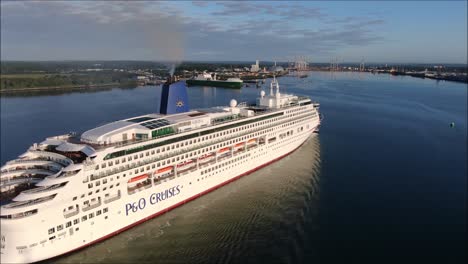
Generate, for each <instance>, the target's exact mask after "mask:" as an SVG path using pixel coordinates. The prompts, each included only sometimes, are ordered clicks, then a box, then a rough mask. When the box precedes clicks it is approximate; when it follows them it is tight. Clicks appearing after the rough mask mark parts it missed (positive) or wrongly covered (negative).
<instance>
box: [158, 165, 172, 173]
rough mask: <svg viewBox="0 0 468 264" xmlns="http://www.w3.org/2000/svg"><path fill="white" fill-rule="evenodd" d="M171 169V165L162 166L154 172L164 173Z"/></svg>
mask: <svg viewBox="0 0 468 264" xmlns="http://www.w3.org/2000/svg"><path fill="white" fill-rule="evenodd" d="M172 169H173V167H172V166H168V167H164V168H161V169H159V170H157V171H156V172H155V174H164V173H168V172H171V171H172Z"/></svg>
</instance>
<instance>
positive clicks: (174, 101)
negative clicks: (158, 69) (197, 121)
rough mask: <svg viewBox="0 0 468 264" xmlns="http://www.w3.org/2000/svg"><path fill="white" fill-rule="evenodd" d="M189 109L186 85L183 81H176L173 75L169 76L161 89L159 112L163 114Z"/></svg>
mask: <svg viewBox="0 0 468 264" xmlns="http://www.w3.org/2000/svg"><path fill="white" fill-rule="evenodd" d="M188 111H190V107H189V104H188V95H187V87H186V86H185V82H184V81H177V78H176V77H175V76H169V77H168V78H167V81H166V82H165V83H164V84H163V87H162V91H161V106H160V109H159V112H160V113H161V114H163V115H170V114H177V113H183V112H188Z"/></svg>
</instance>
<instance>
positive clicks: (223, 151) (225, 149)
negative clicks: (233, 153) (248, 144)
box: [218, 147, 230, 153]
mask: <svg viewBox="0 0 468 264" xmlns="http://www.w3.org/2000/svg"><path fill="white" fill-rule="evenodd" d="M229 150H230V147H227V148H222V149H220V150H219V151H218V152H219V153H225V152H227V151H229Z"/></svg>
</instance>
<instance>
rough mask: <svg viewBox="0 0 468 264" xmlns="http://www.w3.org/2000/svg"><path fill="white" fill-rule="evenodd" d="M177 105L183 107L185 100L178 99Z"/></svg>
mask: <svg viewBox="0 0 468 264" xmlns="http://www.w3.org/2000/svg"><path fill="white" fill-rule="evenodd" d="M176 106H177V107H182V106H184V102H183V101H182V100H177V102H176Z"/></svg>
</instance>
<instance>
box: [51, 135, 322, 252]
mask: <svg viewBox="0 0 468 264" xmlns="http://www.w3.org/2000/svg"><path fill="white" fill-rule="evenodd" d="M311 130H312V131H313V129H311ZM304 143H305V141H304V142H303V143H301V145H299V146H298V147H297V148H295V149H293V150H291V151H290V152H288V153H286V154H284V155H282V156H280V157H278V158H276V159H274V160H271V161H269V162H267V163H264V164H262V165H260V166H258V167H255V168H253V169H251V170H249V171H247V172H244V173H242V174H240V175H238V176H236V177H234V178H232V179H230V180H227V181H225V182H222V183H220V184H218V185H216V186H214V187H211V188H210V189H208V190H205V191H203V192H201V193H199V194H197V195H194V196H192V197H190V198H187V199H185V200H183V201H181V202H179V203H176V204H174V205H172V206H171V207H168V208H166V209H164V210H162V211H159V212H157V213H155V214H152V215H150V216H147V217H146V218H143V219H141V220H139V221H138V222H135V223H133V224H130V225H128V226H126V227H123V228H121V229H119V230H117V231H114V232H112V233H110V234H108V235H105V236H103V237H101V238H99V239H96V240H94V241H92V242H89V243H88V244H86V245H83V246H80V247H77V248H75V249H72V250H70V251H68V252H65V253H62V254H60V255H57V256H54V257H52V258H49V259H47V260H52V259H55V258H58V257H61V256H63V255H67V254H70V253H73V252H75V251H78V250H80V249H83V248H85V247H88V246H91V245H93V244H96V243H99V242H101V241H103V240H106V239H108V238H110V237H113V236H115V235H117V234H119V233H122V232H124V231H126V230H128V229H130V228H132V227H134V226H136V225H139V224H141V223H143V222H146V221H148V220H150V219H152V218H155V217H157V216H159V215H162V214H164V213H166V212H168V211H170V210H172V209H174V208H176V207H179V206H180V205H182V204H185V203H187V202H190V201H192V200H195V199H197V198H198V197H200V196H203V195H204V194H206V193H209V192H211V191H214V190H216V189H218V188H220V187H222V186H224V185H226V184H228V183H230V182H233V181H235V180H237V179H239V178H241V177H242V176H245V175H247V174H250V173H252V172H254V171H256V170H259V169H261V168H263V167H265V166H267V165H269V164H271V163H273V162H275V161H278V160H280V159H282V158H284V157H286V156H287V155H289V154H291V153H293V152H294V151H296V150H297V149H298V148H300V147H301V146H302V145H303V144H304Z"/></svg>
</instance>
